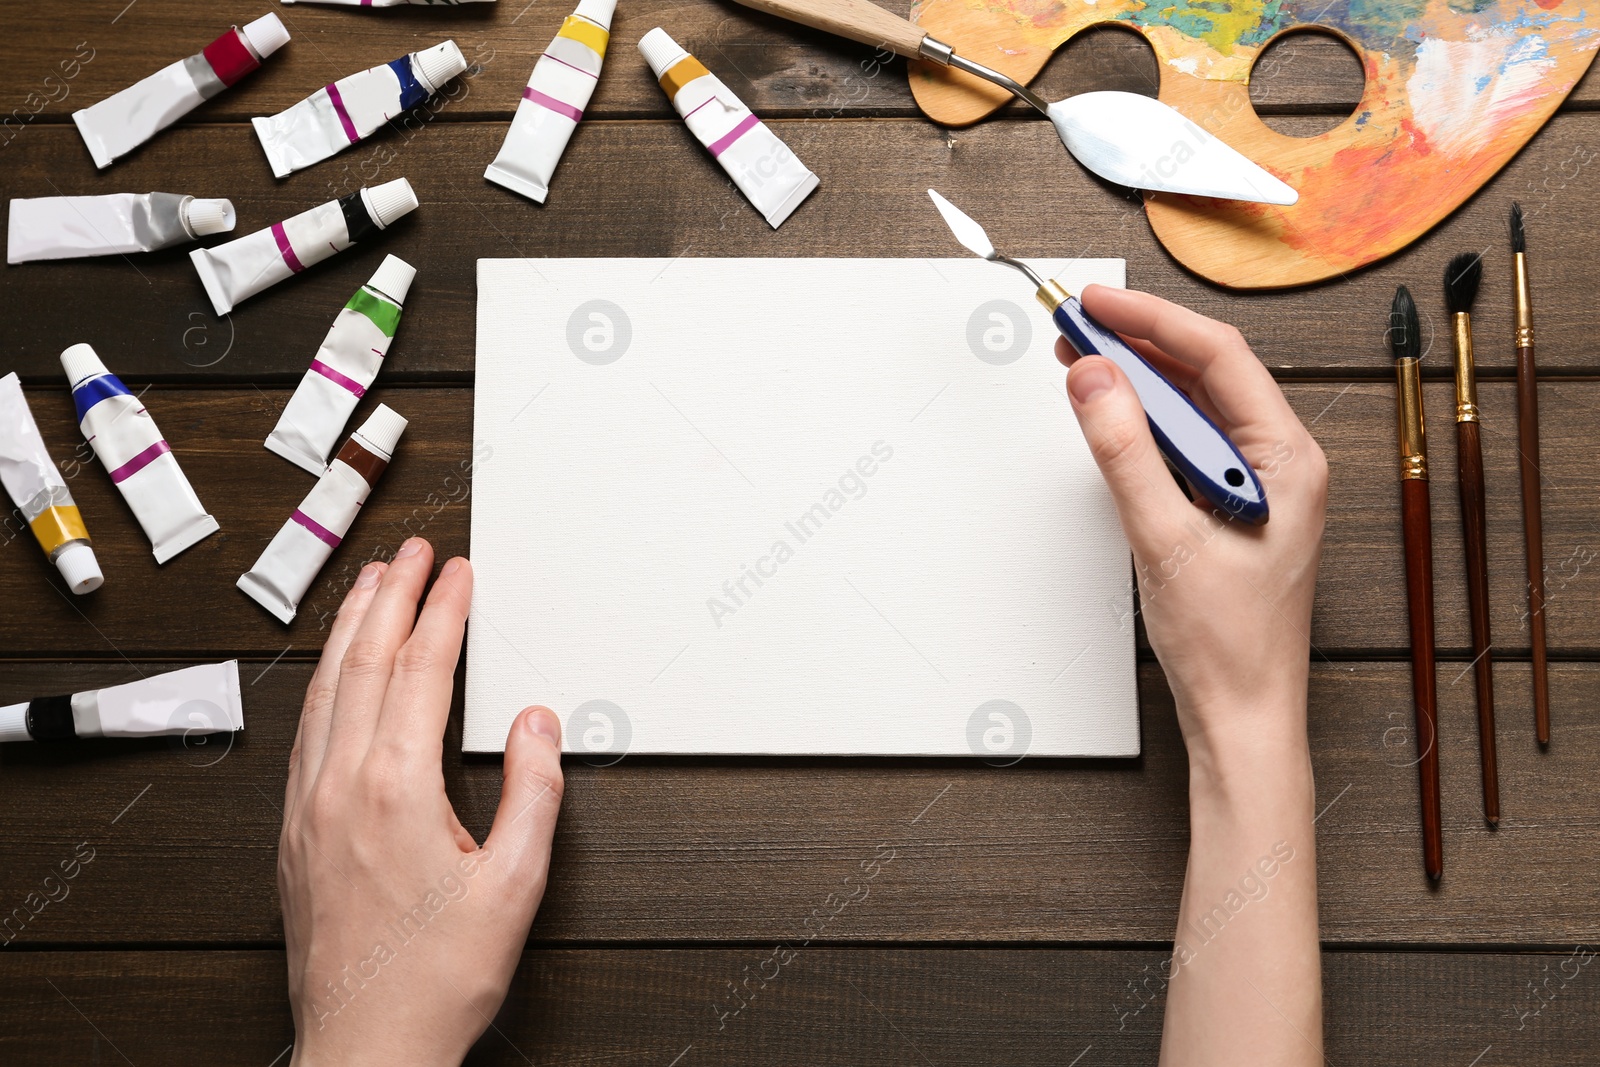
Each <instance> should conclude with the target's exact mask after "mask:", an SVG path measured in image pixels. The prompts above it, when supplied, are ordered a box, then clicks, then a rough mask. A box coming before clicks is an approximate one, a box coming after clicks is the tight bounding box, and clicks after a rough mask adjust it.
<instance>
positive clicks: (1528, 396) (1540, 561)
mask: <svg viewBox="0 0 1600 1067" xmlns="http://www.w3.org/2000/svg"><path fill="white" fill-rule="evenodd" d="M1511 264H1512V270H1513V271H1514V273H1515V275H1516V309H1517V335H1516V338H1517V456H1518V466H1519V467H1520V468H1521V471H1522V530H1523V536H1524V537H1525V538H1526V539H1527V545H1528V631H1529V633H1530V634H1531V635H1532V641H1533V730H1534V735H1535V736H1536V737H1537V738H1538V739H1539V743H1540V744H1541V745H1548V744H1549V743H1550V677H1549V668H1548V665H1547V663H1546V653H1545V643H1544V517H1543V510H1542V508H1541V504H1540V486H1539V378H1538V375H1537V373H1536V372H1535V370H1534V363H1533V300H1532V299H1531V298H1530V296H1529V292H1528V241H1527V235H1526V234H1525V233H1524V232H1523V228H1522V205H1521V204H1512V205H1511Z"/></svg>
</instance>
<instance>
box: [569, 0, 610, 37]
mask: <svg viewBox="0 0 1600 1067" xmlns="http://www.w3.org/2000/svg"><path fill="white" fill-rule="evenodd" d="M616 10H617V0H578V9H577V10H576V11H574V12H573V14H574V15H582V16H583V17H584V18H586V19H588V20H589V21H590V22H598V23H599V24H600V25H602V26H604V27H605V28H606V29H608V30H609V29H610V28H611V16H612V15H613V14H615V13H616Z"/></svg>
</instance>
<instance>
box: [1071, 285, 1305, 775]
mask: <svg viewBox="0 0 1600 1067" xmlns="http://www.w3.org/2000/svg"><path fill="white" fill-rule="evenodd" d="M1081 299H1082V301H1083V305H1084V307H1085V309H1086V310H1088V312H1089V314H1091V315H1093V316H1094V317H1095V318H1096V319H1098V320H1100V322H1101V323H1102V324H1103V325H1105V326H1107V327H1109V328H1110V329H1113V330H1115V331H1117V332H1118V333H1119V334H1121V335H1122V336H1123V337H1124V338H1126V339H1127V341H1128V342H1129V343H1130V344H1131V345H1133V347H1134V348H1136V349H1137V350H1138V351H1139V353H1140V354H1141V355H1143V356H1144V358H1145V359H1147V360H1148V361H1149V362H1150V363H1151V364H1152V365H1153V366H1154V367H1156V369H1158V370H1160V371H1161V373H1163V374H1165V375H1166V376H1167V377H1168V378H1170V379H1171V380H1172V382H1173V384H1175V385H1177V386H1178V387H1179V388H1180V389H1182V390H1184V391H1185V392H1186V393H1188V394H1189V397H1190V398H1191V399H1192V400H1194V402H1195V404H1197V405H1198V406H1199V407H1200V409H1201V410H1202V411H1204V412H1205V413H1206V414H1207V415H1208V416H1210V418H1211V419H1212V421H1214V422H1215V423H1216V424H1217V425H1218V426H1219V427H1221V428H1222V430H1223V432H1224V433H1226V434H1227V435H1228V436H1229V437H1230V438H1232V439H1233V442H1234V444H1235V445H1237V446H1238V448H1239V451H1240V452H1241V453H1243V454H1244V457H1245V459H1246V460H1248V461H1249V463H1250V465H1251V466H1252V467H1254V468H1255V470H1256V472H1257V473H1258V474H1259V475H1260V477H1261V481H1262V484H1263V486H1264V487H1265V489H1266V492H1267V497H1268V501H1269V503H1270V505H1271V519H1270V521H1268V522H1267V523H1266V524H1265V525H1264V526H1251V525H1248V524H1245V523H1243V522H1239V521H1234V520H1232V519H1230V517H1229V516H1228V515H1227V514H1226V513H1225V512H1223V511H1221V510H1220V509H1216V508H1214V507H1213V506H1212V505H1211V504H1209V503H1208V502H1207V501H1206V500H1205V499H1204V498H1201V497H1197V498H1196V500H1195V502H1194V503H1190V502H1189V501H1188V500H1186V499H1185V498H1184V495H1183V492H1182V490H1180V489H1179V488H1178V486H1177V484H1176V483H1175V482H1174V480H1173V478H1172V475H1171V473H1170V472H1169V471H1168V469H1167V467H1166V464H1165V463H1164V462H1163V460H1162V457H1161V453H1160V451H1159V450H1158V449H1157V448H1156V443H1155V439H1154V438H1153V437H1152V436H1151V434H1150V427H1149V423H1148V422H1147V420H1146V418H1145V414H1144V409H1143V408H1142V407H1141V406H1140V404H1139V398H1138V396H1137V394H1136V393H1135V392H1134V390H1133V386H1132V384H1131V383H1130V382H1129V381H1128V379H1127V376H1126V375H1124V374H1123V373H1122V371H1120V370H1119V369H1118V368H1117V367H1116V365H1115V364H1113V363H1112V362H1111V361H1110V360H1108V359H1105V358H1104V357H1100V356H1093V357H1085V358H1083V359H1079V358H1078V357H1077V355H1076V353H1074V352H1073V350H1072V348H1071V347H1070V346H1069V345H1067V343H1066V342H1065V341H1064V340H1061V341H1057V342H1056V354H1057V356H1058V357H1060V359H1061V360H1062V362H1064V363H1066V364H1067V365H1068V366H1069V367H1071V370H1070V371H1069V372H1068V374H1067V392H1068V393H1069V395H1070V396H1071V400H1072V409H1073V411H1074V413H1075V414H1076V415H1077V417H1078V423H1079V425H1080V426H1081V427H1082V429H1083V434H1084V437H1085V439H1086V440H1087V441H1088V443H1089V447H1090V450H1091V451H1092V452H1093V454H1094V458H1095V462H1096V463H1098V464H1099V466H1100V470H1101V472H1102V473H1103V474H1104V475H1105V479H1106V483H1107V484H1108V485H1109V486H1110V488H1111V495H1112V496H1113V498H1114V499H1115V500H1116V505H1117V514H1118V516H1119V517H1120V518H1121V520H1122V528H1123V530H1124V531H1125V532H1126V534H1127V536H1128V543H1129V545H1130V546H1131V547H1132V549H1133V558H1134V570H1135V573H1136V574H1137V576H1138V582H1139V599H1140V610H1141V611H1142V613H1143V615H1144V622H1145V630H1146V632H1147V633H1148V634H1149V635H1150V645H1151V647H1152V648H1153V649H1154V650H1155V653H1156V656H1157V658H1158V659H1160V661H1161V666H1162V668H1163V669H1164V670H1165V671H1166V675H1167V683H1168V684H1169V685H1170V686H1171V687H1172V692H1173V696H1174V698H1175V699H1176V701H1177V707H1178V718H1179V724H1180V725H1181V726H1182V728H1183V733H1184V739H1185V742H1186V743H1187V744H1188V746H1189V749H1190V752H1191V755H1193V754H1196V753H1197V751H1203V750H1204V749H1206V748H1207V747H1209V746H1211V744H1212V743H1213V742H1215V741H1217V740H1218V739H1219V738H1221V737H1223V736H1226V737H1228V738H1230V739H1237V740H1238V741H1240V742H1242V743H1254V742H1263V741H1271V740H1275V739H1284V740H1289V741H1297V742H1298V743H1299V744H1300V745H1301V746H1303V744H1304V733H1305V712H1304V709H1305V700H1306V680H1307V671H1308V668H1309V662H1310V645H1311V638H1310V633H1311V601H1312V596H1313V593H1314V591H1315V586H1316V578H1317V564H1318V561H1319V560H1320V558H1321V555H1322V529H1323V512H1324V509H1325V507H1326V504H1327V494H1328V465H1327V461H1326V459H1325V458H1324V457H1323V455H1322V449H1321V448H1320V447H1319V446H1318V445H1317V443H1316V441H1315V440H1313V439H1312V437H1311V435H1310V433H1308V432H1307V431H1306V428H1305V427H1304V426H1302V425H1301V424H1300V420H1299V419H1298V418H1296V417H1295V414H1294V412H1293V411H1292V410H1291V409H1290V408H1289V404H1288V401H1286V400H1285V399H1284V397H1283V393H1282V391H1280V390H1279V389H1278V386H1277V383H1276V382H1274V381H1273V380H1272V376H1271V375H1270V374H1268V373H1267V370H1266V368H1265V367H1263V366H1262V365H1261V363H1260V361H1258V360H1257V359H1256V357H1255V355H1254V354H1253V353H1252V352H1251V351H1250V348H1249V346H1248V345H1246V344H1245V341H1244V338H1243V337H1242V336H1240V334H1239V331H1238V330H1236V329H1234V328H1233V327H1232V326H1228V325H1225V324H1224V323H1220V322H1217V321H1215V320H1213V319H1208V318H1205V317H1204V316H1202V315H1199V314H1197V313H1195V312H1193V311H1190V310H1188V309H1187V308H1182V307H1179V306H1178V305H1176V304H1172V303H1169V302H1167V301H1165V300H1162V299H1160V298H1159V297H1155V296H1151V295H1150V294H1148V293H1140V292H1136V291H1132V290H1126V289H1113V288H1108V287H1106V286H1102V285H1091V286H1089V287H1087V288H1086V289H1085V290H1084V291H1083V294H1082V297H1081ZM1286 707H1287V708H1298V709H1299V715H1298V716H1297V717H1296V716H1286V715H1285V714H1284V709H1285V708H1286Z"/></svg>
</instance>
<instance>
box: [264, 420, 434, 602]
mask: <svg viewBox="0 0 1600 1067" xmlns="http://www.w3.org/2000/svg"><path fill="white" fill-rule="evenodd" d="M405 428H406V420H405V419H404V418H403V417H402V416H401V415H399V414H398V413H397V412H395V411H394V410H393V409H392V408H389V407H387V406H385V405H383V404H379V405H378V407H377V409H376V410H375V411H373V413H372V414H371V415H368V416H367V421H366V422H363V423H362V424H361V428H360V429H358V430H357V431H356V432H355V433H353V434H351V435H350V439H349V440H347V441H346V442H345V443H344V447H343V448H341V449H339V454H338V455H337V456H336V457H334V460H333V463H331V464H330V465H329V466H328V469H327V470H326V471H324V472H323V475H322V478H321V479H320V480H318V482H317V484H316V486H315V487H313V488H312V490H311V492H310V493H308V494H307V495H306V498H305V499H304V500H302V501H301V502H300V506H299V507H298V508H295V510H294V514H293V515H291V516H289V521H288V522H286V523H284V524H283V529H281V530H279V531H278V533H277V536H275V537H274V538H273V539H272V543H271V544H269V545H267V548H266V551H264V552H262V553H261V558H260V559H258V560H256V564H255V566H254V567H251V568H250V569H249V570H248V571H246V572H245V573H244V574H242V575H240V576H239V582H238V585H239V588H240V589H242V590H244V592H245V593H246V595H248V596H249V597H250V599H251V600H254V601H255V602H256V603H257V604H260V605H261V606H262V607H264V608H266V609H267V610H268V611H270V612H272V614H273V615H275V616H276V617H277V618H278V620H279V621H280V622H290V621H292V620H293V619H294V615H295V612H296V611H299V610H300V599H301V598H302V597H304V596H305V595H306V590H307V589H310V588H311V583H312V582H313V581H315V580H316V577H317V572H319V571H320V570H322V565H323V564H324V563H327V562H328V557H329V556H331V555H333V550H334V549H336V548H338V547H339V543H340V542H341V541H343V540H344V535H345V534H346V533H348V532H349V531H350V524H351V523H352V522H354V521H355V518H356V514H357V513H358V512H360V510H361V505H363V504H365V503H366V502H367V496H368V494H370V493H371V492H372V490H373V487H374V486H376V485H377V484H378V479H379V478H380V477H382V476H383V472H384V469H385V468H386V467H388V465H389V460H390V458H391V457H393V455H394V448H395V445H397V444H399V442H400V435H401V434H402V433H403V432H405Z"/></svg>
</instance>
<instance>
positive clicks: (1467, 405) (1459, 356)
mask: <svg viewBox="0 0 1600 1067" xmlns="http://www.w3.org/2000/svg"><path fill="white" fill-rule="evenodd" d="M1451 318H1452V319H1453V320H1454V322H1453V323H1452V325H1453V326H1454V328H1455V345H1456V421H1457V422H1477V421H1478V375H1477V369H1476V368H1475V367H1474V366H1473V362H1472V316H1471V315H1470V314H1468V313H1467V312H1465V311H1458V312H1456V313H1455V314H1454V315H1452V316H1451Z"/></svg>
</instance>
